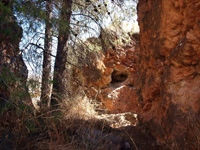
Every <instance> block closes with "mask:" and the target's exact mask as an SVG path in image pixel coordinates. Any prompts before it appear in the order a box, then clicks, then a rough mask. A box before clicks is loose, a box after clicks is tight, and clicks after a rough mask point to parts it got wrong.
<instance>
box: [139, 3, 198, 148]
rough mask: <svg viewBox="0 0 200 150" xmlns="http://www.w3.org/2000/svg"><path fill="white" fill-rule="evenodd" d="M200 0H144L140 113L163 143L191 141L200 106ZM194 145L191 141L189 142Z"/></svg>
mask: <svg viewBox="0 0 200 150" xmlns="http://www.w3.org/2000/svg"><path fill="white" fill-rule="evenodd" d="M199 8H200V1H199V0H193V1H190V0H147V1H146V0H140V1H139V4H138V21H139V26H140V49H141V51H140V63H139V68H138V70H139V77H140V78H139V85H138V93H139V96H140V97H139V100H138V101H139V103H140V113H139V116H140V119H141V120H142V121H143V122H145V123H148V124H149V127H150V129H151V130H152V133H153V134H154V136H155V137H156V138H157V139H158V141H159V142H161V143H166V144H169V145H170V146H171V148H172V149H175V148H176V146H178V147H179V148H180V147H187V146H188V145H191V144H188V143H187V142H186V141H187V140H188V134H187V133H188V131H187V130H188V126H189V125H190V124H191V123H190V122H189V121H188V120H191V116H195V115H197V114H198V112H199V109H200V88H199V85H200V76H199V68H200V67H199V66H200V62H199V60H200V49H199V47H200V9H199ZM188 147H189V146H188Z"/></svg>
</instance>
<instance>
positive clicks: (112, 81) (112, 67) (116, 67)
mask: <svg viewBox="0 0 200 150" xmlns="http://www.w3.org/2000/svg"><path fill="white" fill-rule="evenodd" d="M138 51H139V48H138V47H137V42H136V40H133V41H132V42H131V44H130V45H129V46H118V47H116V49H115V50H113V49H110V50H108V51H107V52H106V54H103V53H101V54H98V57H97V56H94V54H91V55H92V56H93V57H92V56H91V57H92V59H93V60H95V61H94V63H92V64H91V65H90V66H85V67H84V68H83V71H81V72H79V73H80V74H79V80H81V83H82V85H83V86H84V87H85V91H86V93H87V95H88V97H90V98H92V99H97V100H98V101H100V102H102V106H101V107H103V108H106V109H107V111H108V112H109V113H123V112H136V111H137V105H138V104H137V101H136V98H137V95H136V93H135V91H136V90H135V84H136V78H137V73H136V72H137V70H136V68H137V67H136V61H138Z"/></svg>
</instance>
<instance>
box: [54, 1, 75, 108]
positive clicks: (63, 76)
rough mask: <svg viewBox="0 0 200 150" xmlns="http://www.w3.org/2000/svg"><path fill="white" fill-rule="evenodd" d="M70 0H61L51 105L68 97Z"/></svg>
mask: <svg viewBox="0 0 200 150" xmlns="http://www.w3.org/2000/svg"><path fill="white" fill-rule="evenodd" d="M71 5H72V1H71V0H63V3H62V9H61V15H60V23H59V36H58V47H57V55H56V60H55V67H54V79H53V93H52V105H53V106H55V105H56V104H58V102H61V101H63V100H65V99H67V97H68V81H67V73H68V69H67V52H68V39H69V35H70V17H71V13H72V12H71Z"/></svg>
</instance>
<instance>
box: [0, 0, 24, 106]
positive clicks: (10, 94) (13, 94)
mask: <svg viewBox="0 0 200 150" xmlns="http://www.w3.org/2000/svg"><path fill="white" fill-rule="evenodd" d="M2 4H4V5H3V6H2V9H1V10H0V18H1V21H2V22H1V26H0V105H1V106H2V107H3V106H4V105H5V104H6V103H7V102H8V101H9V100H13V102H17V101H15V100H20V99H24V100H25V99H26V98H25V97H26V96H28V92H27V88H26V85H25V84H26V78H27V76H28V72H27V68H26V65H25V63H24V61H23V59H22V54H20V51H19V42H20V40H21V37H22V29H21V27H19V26H18V24H17V23H16V18H15V17H14V15H13V12H12V2H9V1H3V2H2ZM8 10H9V14H8V13H7V11H8Z"/></svg>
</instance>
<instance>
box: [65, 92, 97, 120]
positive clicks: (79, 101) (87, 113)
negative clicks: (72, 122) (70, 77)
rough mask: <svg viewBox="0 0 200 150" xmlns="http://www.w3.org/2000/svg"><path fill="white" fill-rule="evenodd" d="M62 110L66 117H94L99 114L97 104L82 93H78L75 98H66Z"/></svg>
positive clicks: (86, 118) (87, 118) (85, 118)
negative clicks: (96, 108) (96, 109)
mask: <svg viewBox="0 0 200 150" xmlns="http://www.w3.org/2000/svg"><path fill="white" fill-rule="evenodd" d="M62 108H63V109H62V112H63V114H64V116H65V118H66V119H83V120H89V119H94V118H95V116H96V115H97V112H96V111H95V106H94V105H93V104H92V103H91V101H90V100H89V99H88V98H87V97H86V96H82V95H77V96H75V97H74V98H71V99H69V100H66V101H65V103H64V105H62Z"/></svg>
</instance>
